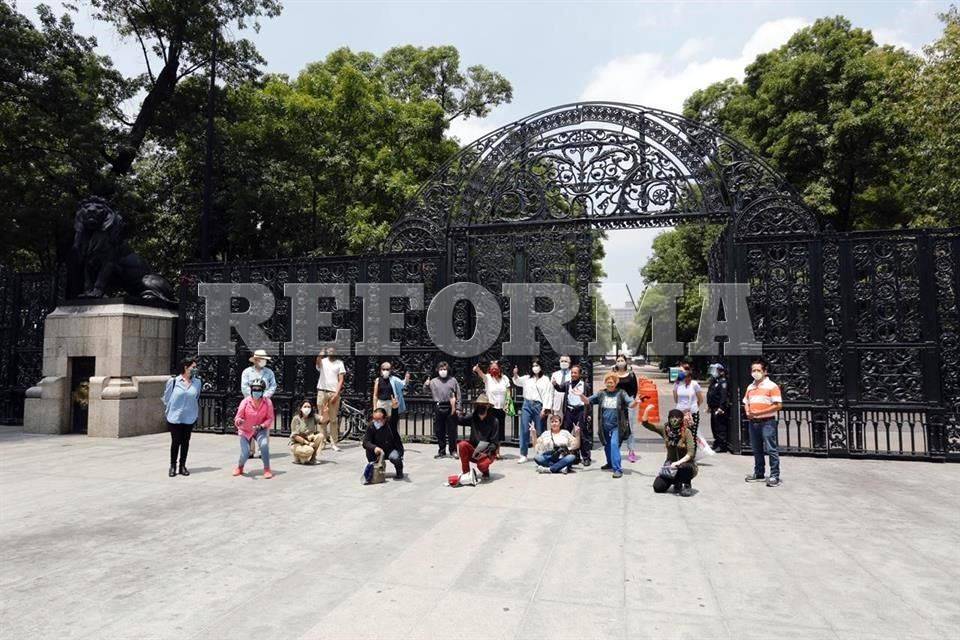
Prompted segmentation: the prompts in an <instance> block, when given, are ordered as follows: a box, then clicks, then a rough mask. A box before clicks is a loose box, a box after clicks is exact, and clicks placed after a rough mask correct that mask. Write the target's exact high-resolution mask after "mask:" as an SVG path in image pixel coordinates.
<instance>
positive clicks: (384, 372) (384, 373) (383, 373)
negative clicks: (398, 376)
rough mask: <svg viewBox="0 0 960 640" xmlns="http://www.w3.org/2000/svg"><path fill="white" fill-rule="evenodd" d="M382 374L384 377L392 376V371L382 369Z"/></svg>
mask: <svg viewBox="0 0 960 640" xmlns="http://www.w3.org/2000/svg"><path fill="white" fill-rule="evenodd" d="M380 376H381V377H383V378H389V377H390V372H389V371H381V372H380Z"/></svg>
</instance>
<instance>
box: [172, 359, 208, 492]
mask: <svg viewBox="0 0 960 640" xmlns="http://www.w3.org/2000/svg"><path fill="white" fill-rule="evenodd" d="M196 372H197V359H196V358H184V359H183V360H182V361H181V362H180V375H177V376H173V377H172V378H170V379H169V380H167V387H166V389H164V391H163V406H164V417H165V418H166V420H167V428H168V429H169V430H170V477H171V478H173V477H174V476H176V475H177V458H178V455H179V460H180V475H182V476H188V475H190V472H189V471H188V470H187V450H189V449H190V434H191V433H192V432H193V425H195V424H196V423H197V416H198V415H199V414H200V378H198V377H197V376H196V375H195V374H196Z"/></svg>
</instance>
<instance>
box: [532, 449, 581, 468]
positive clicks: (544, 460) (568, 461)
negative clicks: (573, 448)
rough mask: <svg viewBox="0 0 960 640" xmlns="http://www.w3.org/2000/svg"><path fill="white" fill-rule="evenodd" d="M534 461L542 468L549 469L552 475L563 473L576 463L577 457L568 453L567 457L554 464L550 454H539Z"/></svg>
mask: <svg viewBox="0 0 960 640" xmlns="http://www.w3.org/2000/svg"><path fill="white" fill-rule="evenodd" d="M533 461H534V462H536V463H537V464H538V465H540V466H541V467H547V468H549V469H550V473H560V472H561V471H563V470H564V469H566V468H567V467H569V466H570V465H572V464H573V463H574V462H576V461H577V456H575V455H573V454H572V453H568V454H567V455H565V456H563V457H562V458H560V459H559V460H557V461H556V462H554V461H553V456H552V455H550V454H549V453H540V454H537V457H535V458H534V459H533Z"/></svg>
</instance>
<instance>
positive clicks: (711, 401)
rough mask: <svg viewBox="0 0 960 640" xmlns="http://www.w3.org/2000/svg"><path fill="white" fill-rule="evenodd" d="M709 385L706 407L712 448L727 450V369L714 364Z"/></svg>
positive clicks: (728, 398)
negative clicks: (708, 411) (711, 434)
mask: <svg viewBox="0 0 960 640" xmlns="http://www.w3.org/2000/svg"><path fill="white" fill-rule="evenodd" d="M711 368H713V369H714V374H713V377H711V378H710V386H709V387H708V388H707V408H708V409H709V410H710V430H711V431H712V432H713V450H714V451H716V452H717V453H723V452H724V451H729V450H730V447H729V446H728V445H727V432H728V431H729V429H730V394H729V393H728V390H727V370H726V369H725V368H724V366H723V365H722V364H719V363H718V364H715V365H713V366H712V367H711Z"/></svg>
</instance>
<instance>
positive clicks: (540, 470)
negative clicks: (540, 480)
mask: <svg viewBox="0 0 960 640" xmlns="http://www.w3.org/2000/svg"><path fill="white" fill-rule="evenodd" d="M537 473H550V469H547V468H546V467H541V466H540V465H537Z"/></svg>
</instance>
